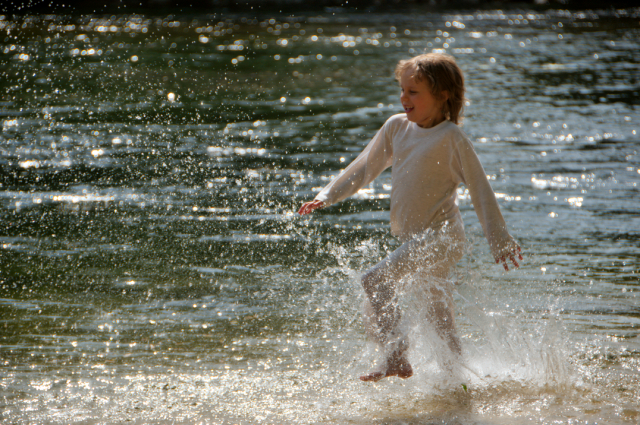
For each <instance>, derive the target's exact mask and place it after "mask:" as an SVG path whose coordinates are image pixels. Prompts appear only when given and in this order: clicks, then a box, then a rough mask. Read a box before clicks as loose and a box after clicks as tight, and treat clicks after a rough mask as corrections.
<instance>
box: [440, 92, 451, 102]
mask: <svg viewBox="0 0 640 425" xmlns="http://www.w3.org/2000/svg"><path fill="white" fill-rule="evenodd" d="M440 100H441V101H442V102H446V101H447V100H449V90H442V91H441V92H440Z"/></svg>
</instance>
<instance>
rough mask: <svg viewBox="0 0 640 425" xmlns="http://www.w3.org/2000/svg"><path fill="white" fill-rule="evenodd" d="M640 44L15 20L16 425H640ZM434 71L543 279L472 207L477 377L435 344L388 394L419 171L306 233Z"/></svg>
mask: <svg viewBox="0 0 640 425" xmlns="http://www.w3.org/2000/svg"><path fill="white" fill-rule="evenodd" d="M639 21H640V17H639V16H638V11H634V10H626V11H625V10H622V11H613V10H611V11H607V12H602V11H585V12H565V11H550V12H527V11H520V12H518V11H516V12H510V11H497V10H496V11H485V12H475V11H469V12H455V13H425V12H423V11H406V12H399V13H389V14H374V13H361V14H350V13H347V12H345V11H344V10H342V9H329V10H325V11H324V12H319V13H309V14H299V15H273V16H268V15H263V16H258V17H255V16H249V15H246V16H242V15H220V14H211V15H197V16H195V15H194V16H151V15H145V16H141V15H140V16H138V15H115V16H97V15H96V16H61V15H36V16H28V17H11V16H4V17H2V18H1V19H0V125H1V127H2V128H1V131H0V421H1V422H3V423H12V424H27V423H38V424H42V423H51V424H69V423H85V424H93V423H109V424H111V423H123V422H127V423H139V424H147V423H211V424H258V423H264V424H398V425H400V424H448V425H453V424H456V425H471V424H487V425H493V424H510V425H512V424H585V425H586V424H637V423H638V422H639V421H640V403H639V399H640V338H639V334H640V284H639V273H640V193H639V187H638V185H640V156H639V154H638V151H639V150H640V135H639V134H638V132H639V131H640V112H639V105H640V100H639V99H640V25H639ZM425 51H426V52H429V51H446V52H448V53H449V54H451V55H453V56H454V57H455V58H456V60H457V61H458V63H459V65H460V66H461V68H462V69H463V71H464V72H465V75H466V79H467V81H466V82H467V87H468V91H467V98H468V104H467V106H466V114H465V115H466V118H465V120H464V125H463V130H464V131H465V132H466V133H467V134H468V136H469V137H470V139H471V140H472V141H473V142H474V145H475V148H476V150H477V152H478V155H479V157H480V159H481V161H482V162H483V164H484V167H485V170H486V172H487V174H488V178H489V179H490V180H491V184H492V185H493V188H494V190H495V192H496V195H497V197H498V198H499V203H500V205H501V208H502V211H503V214H504V216H505V219H506V221H507V223H508V225H509V227H510V231H511V233H512V234H513V235H514V236H515V237H516V238H517V239H518V240H519V241H520V243H521V245H522V247H523V252H524V255H525V261H524V264H523V266H522V267H521V268H520V269H519V270H517V271H510V272H509V273H505V272H504V271H503V270H502V269H501V267H500V266H497V265H495V264H493V261H492V258H491V256H490V254H489V250H488V246H487V243H486V240H485V239H484V237H483V234H482V230H481V228H480V225H479V223H478V220H477V217H476V216H475V212H474V210H473V206H472V205H471V203H470V200H469V199H468V194H467V192H465V188H464V187H461V188H460V190H459V194H460V207H461V210H462V214H463V218H464V221H465V226H466V231H467V235H468V238H469V241H470V243H469V248H468V253H467V255H466V256H465V258H464V259H463V260H462V261H461V262H460V264H459V265H458V267H457V270H456V273H455V276H454V278H455V280H456V286H455V288H456V289H455V292H454V298H455V302H456V311H457V318H456V320H457V323H458V328H459V333H460V337H461V340H462V344H463V351H464V368H462V370H461V371H460V373H459V374H458V375H457V376H458V378H456V379H458V380H457V381H456V380H455V379H452V378H451V376H450V374H449V372H448V371H446V370H445V369H446V368H443V367H441V365H442V364H443V363H442V359H443V358H445V357H446V356H447V353H446V350H444V351H443V348H442V346H441V344H438V343H437V341H436V339H437V338H433V335H432V332H430V330H429V329H422V328H415V329H414V331H413V341H414V344H413V348H412V350H411V351H410V354H409V357H410V359H411V361H412V363H413V365H414V367H415V370H416V374H415V375H414V377H413V378H411V379H408V380H400V379H397V378H392V379H387V380H384V381H381V382H379V383H376V384H372V383H362V382H360V381H359V379H358V375H359V374H360V373H362V372H364V371H367V370H368V369H369V368H370V367H371V366H372V363H373V360H374V358H375V356H376V352H375V350H374V348H373V347H372V346H371V344H370V343H368V342H367V341H366V338H365V335H364V332H363V330H362V325H361V318H360V304H361V302H362V290H361V288H360V284H359V276H360V275H361V272H362V271H363V270H365V269H366V268H368V267H370V266H371V265H373V264H375V263H376V262H377V261H379V260H380V259H381V258H382V257H384V256H385V255H386V254H387V253H388V252H390V251H392V250H393V249H394V248H395V247H397V246H398V242H397V241H396V240H395V239H393V238H392V237H391V236H390V235H389V230H388V221H389V213H388V209H389V194H390V184H391V174H390V172H389V171H387V172H385V173H383V174H382V175H381V176H380V177H379V178H378V179H377V180H376V181H375V182H374V183H373V184H372V185H371V186H370V187H368V188H365V189H363V190H361V191H360V192H359V193H358V194H357V195H356V196H354V197H353V198H351V199H349V200H347V201H345V202H343V203H341V204H339V205H336V206H333V207H331V208H327V209H325V210H322V211H319V212H317V213H314V214H313V215H312V216H307V217H299V216H297V214H296V213H295V211H297V208H298V207H299V205H300V204H301V203H302V202H303V201H304V200H310V199H312V198H313V196H314V194H315V193H317V192H318V191H319V189H320V188H321V187H323V186H324V185H326V184H327V183H328V182H329V181H330V180H331V178H332V177H334V176H335V175H336V173H337V172H338V171H339V170H340V169H341V168H344V167H345V166H346V165H347V164H348V163H349V162H350V161H351V160H352V159H353V158H355V156H356V155H357V154H358V152H359V151H361V150H362V149H363V147H364V146H365V145H366V144H367V142H368V141H369V139H370V138H371V137H372V136H373V135H374V134H375V132H376V131H377V129H378V128H380V126H381V125H382V124H383V123H384V121H385V120H386V119H387V118H388V117H389V116H391V115H393V114H395V113H400V112H402V109H401V105H400V102H399V89H398V87H397V83H396V82H395V81H394V79H393V69H394V67H395V64H396V63H397V61H398V60H400V59H402V58H407V57H410V56H412V55H415V54H419V53H422V52H425ZM406 298H407V299H405V300H404V301H403V302H404V304H405V308H406V311H407V315H409V316H410V315H411V314H412V313H411V312H415V311H417V310H419V308H417V307H416V304H419V299H417V298H415V297H406ZM416 300H418V302H416ZM460 379H462V381H460ZM460 382H462V383H465V385H466V387H467V391H465V390H464V389H463V388H462V386H461V385H459V384H460Z"/></svg>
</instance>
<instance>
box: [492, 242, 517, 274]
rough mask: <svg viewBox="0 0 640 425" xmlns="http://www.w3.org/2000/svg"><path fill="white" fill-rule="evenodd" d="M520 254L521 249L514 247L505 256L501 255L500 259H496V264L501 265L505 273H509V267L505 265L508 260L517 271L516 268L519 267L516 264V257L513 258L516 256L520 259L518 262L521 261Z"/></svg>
mask: <svg viewBox="0 0 640 425" xmlns="http://www.w3.org/2000/svg"><path fill="white" fill-rule="evenodd" d="M521 252H522V249H521V248H520V246H519V245H516V246H515V247H514V248H512V249H511V250H510V251H509V252H508V253H507V254H506V255H503V256H502V257H498V258H496V264H499V263H502V267H504V269H505V270H506V271H509V266H508V264H507V258H508V259H509V260H511V262H512V263H513V265H514V266H515V268H516V269H517V268H518V267H520V264H518V262H517V261H516V257H515V256H516V255H517V256H518V258H519V259H520V261H522V260H523V258H522V253H521Z"/></svg>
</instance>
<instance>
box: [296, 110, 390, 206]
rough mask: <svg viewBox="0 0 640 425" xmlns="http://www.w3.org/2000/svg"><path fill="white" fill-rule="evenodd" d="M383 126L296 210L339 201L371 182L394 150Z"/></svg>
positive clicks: (382, 169)
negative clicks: (358, 152) (352, 157)
mask: <svg viewBox="0 0 640 425" xmlns="http://www.w3.org/2000/svg"><path fill="white" fill-rule="evenodd" d="M387 122H388V121H387ZM386 127H387V124H385V125H384V126H383V127H382V128H381V129H380V130H379V131H378V133H376V135H375V136H374V137H373V139H372V140H371V142H369V144H368V145H367V147H366V148H365V149H364V150H363V151H362V152H361V153H360V155H358V157H357V158H356V159H355V160H353V162H352V163H351V164H349V166H348V167H347V168H345V169H344V170H343V171H342V172H341V173H340V174H339V175H338V177H336V178H335V179H333V180H332V181H331V183H329V184H328V185H327V186H326V187H325V188H324V189H322V190H321V191H320V193H318V195H316V197H315V199H314V200H313V201H311V202H305V203H304V204H303V205H302V206H301V207H300V209H299V210H298V213H299V214H300V215H305V214H309V213H311V212H313V211H314V210H316V209H318V208H324V207H327V206H329V205H332V204H335V203H337V202H340V201H342V200H343V199H346V198H348V197H349V196H351V195H353V194H354V193H356V192H357V191H358V190H360V189H362V187H364V186H366V185H367V184H369V183H371V182H372V181H373V180H374V179H375V178H376V177H378V176H379V175H380V173H382V172H383V171H384V170H385V169H386V168H388V167H390V166H391V163H392V160H393V158H392V157H393V152H392V146H391V141H390V139H389V138H388V137H387V128H386Z"/></svg>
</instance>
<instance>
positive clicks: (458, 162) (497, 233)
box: [315, 114, 516, 258]
mask: <svg viewBox="0 0 640 425" xmlns="http://www.w3.org/2000/svg"><path fill="white" fill-rule="evenodd" d="M390 166H392V171H391V183H392V188H391V223H390V224H391V233H392V234H393V235H395V236H397V237H399V238H400V239H401V240H406V239H408V238H411V237H412V236H415V235H417V234H419V233H422V232H423V231H425V230H427V229H428V228H430V227H436V226H438V225H440V224H442V223H443V222H445V221H447V220H452V221H453V220H456V219H458V217H459V210H458V205H457V188H458V186H459V185H460V183H464V185H465V186H466V187H467V188H468V189H469V193H470V195H471V202H472V203H473V206H474V208H475V211H476V214H477V216H478V219H479V220H480V224H481V225H482V229H483V231H484V234H485V236H486V238H487V240H488V241H489V246H490V248H491V253H492V254H493V256H494V257H496V258H498V257H501V256H503V255H506V254H507V253H508V252H509V251H511V250H513V249H514V248H515V246H516V242H515V241H514V240H513V238H512V237H511V235H509V232H508V231H507V226H506V223H505V221H504V218H503V217H502V214H501V212H500V207H499V206H498V203H497V201H496V197H495V194H494V192H493V189H491V185H490V184H489V182H488V181H487V176H486V174H485V172H484V169H483V168H482V164H480V160H479V159H478V156H477V155H476V152H475V150H474V149H473V145H472V144H471V141H470V140H469V138H468V137H467V136H466V135H465V134H464V132H463V131H462V130H460V128H459V127H458V126H457V125H455V124H454V123H452V122H451V121H448V120H445V121H443V122H441V123H440V124H438V125H436V126H434V127H432V128H422V127H420V126H418V125H417V124H416V123H414V122H411V121H409V120H408V119H407V118H406V115H405V114H398V115H394V116H392V117H391V118H389V119H388V120H387V122H385V124H384V125H383V126H382V128H381V129H380V130H379V131H378V132H377V133H376V135H375V136H374V137H373V139H372V140H371V142H369V144H368V145H367V147H366V148H365V149H364V151H362V153H360V155H358V157H357V158H356V159H355V160H354V161H353V162H352V163H351V164H350V165H349V166H348V167H347V168H345V169H344V170H343V171H342V172H341V173H340V174H339V175H338V177H336V178H335V179H334V180H333V181H331V183H329V184H328V185H327V186H326V187H325V188H324V189H322V191H320V193H318V195H317V196H316V198H315V199H316V200H319V201H323V202H324V203H325V205H326V206H329V205H332V204H335V203H337V202H340V201H342V200H343V199H345V198H347V197H349V196H351V195H353V194H354V193H356V192H357V191H358V190H360V189H362V188H363V187H364V186H366V185H368V184H369V183H371V182H372V181H373V180H374V179H375V178H376V177H378V176H379V175H380V173H382V172H383V171H384V170H385V169H386V168H388V167H390Z"/></svg>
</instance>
